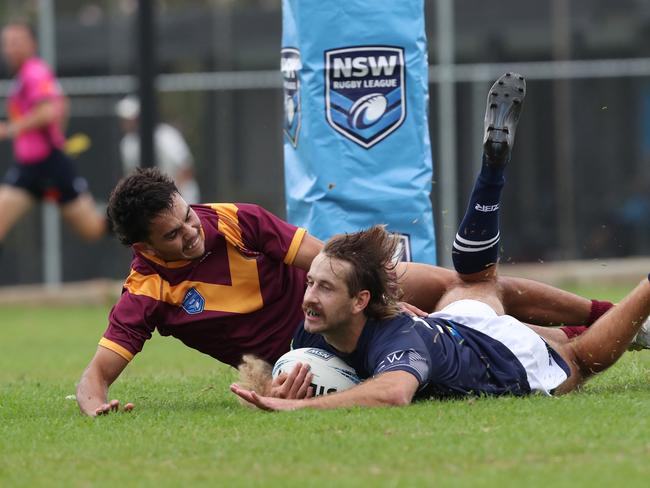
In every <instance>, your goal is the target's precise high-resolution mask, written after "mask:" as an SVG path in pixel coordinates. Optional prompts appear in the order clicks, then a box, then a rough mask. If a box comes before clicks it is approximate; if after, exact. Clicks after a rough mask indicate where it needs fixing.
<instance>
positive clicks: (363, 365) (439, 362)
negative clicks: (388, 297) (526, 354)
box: [292, 314, 531, 398]
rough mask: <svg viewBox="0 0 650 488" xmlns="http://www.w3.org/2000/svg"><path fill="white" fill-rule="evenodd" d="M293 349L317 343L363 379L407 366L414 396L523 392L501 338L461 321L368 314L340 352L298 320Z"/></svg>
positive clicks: (517, 367) (524, 384)
mask: <svg viewBox="0 0 650 488" xmlns="http://www.w3.org/2000/svg"><path fill="white" fill-rule="evenodd" d="M292 347H293V348H294V349H297V348H300V347H318V348H322V349H325V350H328V351H330V352H333V353H334V354H336V355H337V356H339V357H341V358H342V359H343V360H344V361H345V362H346V363H348V364H349V365H350V366H352V367H353V368H354V369H356V371H357V374H358V375H359V377H360V378H361V379H367V378H370V377H372V376H376V375H378V374H380V373H384V372H386V371H396V370H400V371H407V372H409V373H411V374H413V375H414V376H415V377H416V378H417V380H418V382H419V383H420V387H419V389H418V391H417V393H416V395H415V398H428V397H438V398H444V397H457V396H463V395H480V394H488V395H505V394H511V395H525V394H528V393H530V392H531V389H530V386H529V384H528V380H527V377H526V371H525V369H524V367H523V366H522V364H521V363H520V362H519V360H518V359H517V358H516V357H515V355H514V354H513V353H512V352H511V351H510V349H508V348H507V347H506V346H505V345H503V344H502V343H501V342H499V341H497V340H495V339H493V338H491V337H490V336H488V335H486V334H483V333H482V332H479V331H477V330H474V329H471V328H469V327H466V326H464V325H462V324H459V323H456V322H452V321H450V320H444V319H439V318H432V317H426V318H413V317H410V316H408V315H406V314H402V315H399V316H397V317H395V318H394V319H390V320H381V321H377V320H371V319H368V322H367V323H366V325H365V327H364V328H363V332H362V333H361V336H360V337H359V342H358V343H357V347H356V349H355V350H354V351H353V352H352V353H350V354H344V353H341V352H339V351H337V350H336V349H334V348H333V347H332V346H330V345H329V344H327V342H325V339H324V338H323V337H322V336H321V335H317V334H310V333H308V332H306V331H305V330H304V328H303V327H302V325H301V326H299V327H298V329H297V330H296V333H295V335H294V339H293V345H292Z"/></svg>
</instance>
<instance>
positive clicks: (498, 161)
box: [483, 72, 526, 166]
mask: <svg viewBox="0 0 650 488" xmlns="http://www.w3.org/2000/svg"><path fill="white" fill-rule="evenodd" d="M525 98H526V80H525V79H524V77H523V76H521V75H520V74H518V73H512V72H509V73H505V74H504V75H502V76H501V77H500V78H499V79H498V80H497V81H495V82H494V85H492V88H490V92H489V94H488V97H487V107H486V109H485V124H484V134H483V153H484V155H485V157H486V159H487V163H488V164H489V165H496V166H505V165H506V163H507V162H508V161H509V160H510V154H511V151H512V147H513V145H514V142H515V132H516V130H517V123H518V122H519V116H520V114H521V109H522V107H523V104H524V99H525Z"/></svg>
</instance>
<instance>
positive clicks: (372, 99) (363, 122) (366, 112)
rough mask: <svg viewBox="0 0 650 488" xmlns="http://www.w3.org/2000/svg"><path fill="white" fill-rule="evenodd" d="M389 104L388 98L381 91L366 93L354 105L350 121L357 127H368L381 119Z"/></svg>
mask: <svg viewBox="0 0 650 488" xmlns="http://www.w3.org/2000/svg"><path fill="white" fill-rule="evenodd" d="M387 106H388V100H386V97H385V96H383V95H382V94H381V93H371V94H370V95H365V96H363V97H361V98H360V99H359V100H357V101H356V102H354V105H352V108H351V109H350V115H349V119H348V122H349V124H350V125H351V126H352V127H354V128H355V129H367V128H368V127H370V126H372V125H373V124H375V123H377V122H378V121H379V119H381V116H382V115H384V113H385V112H386V107H387Z"/></svg>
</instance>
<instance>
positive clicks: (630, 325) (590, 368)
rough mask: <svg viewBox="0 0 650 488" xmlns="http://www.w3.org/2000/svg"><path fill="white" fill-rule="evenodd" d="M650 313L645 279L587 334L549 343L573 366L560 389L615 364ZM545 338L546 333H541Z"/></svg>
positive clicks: (649, 285)
mask: <svg viewBox="0 0 650 488" xmlns="http://www.w3.org/2000/svg"><path fill="white" fill-rule="evenodd" d="M649 314H650V281H648V280H647V279H644V280H643V281H642V282H641V283H639V285H638V286H637V287H636V288H635V289H634V290H633V291H632V292H631V293H630V294H629V295H628V296H627V297H625V298H624V299H623V300H622V301H621V302H620V303H619V304H618V305H617V306H616V307H613V308H612V309H610V310H609V311H608V312H607V313H606V314H605V315H603V316H602V317H601V318H600V319H598V320H597V321H596V322H595V323H594V324H593V325H592V326H591V327H590V328H589V329H588V330H587V331H586V332H585V333H584V334H582V335H580V336H578V337H576V338H575V339H573V340H571V341H569V342H568V343H566V344H557V343H554V341H553V340H552V339H550V340H548V342H549V344H550V345H551V346H552V347H553V348H554V349H555V350H556V351H557V352H558V353H560V355H562V357H563V358H564V359H565V360H566V361H567V364H569V366H570V367H571V373H572V374H571V378H569V379H568V380H567V381H566V382H565V383H563V384H562V385H561V386H560V387H559V388H558V390H557V392H558V393H566V392H569V391H571V390H574V389H575V388H577V387H578V386H580V385H581V384H582V383H584V382H585V380H587V379H588V378H589V377H591V376H593V375H594V374H596V373H599V372H601V371H604V370H605V369H607V368H609V367H610V366H611V365H612V364H614V363H615V362H616V361H617V360H618V359H619V358H620V357H621V356H622V355H623V353H624V352H625V351H627V348H628V346H629V345H630V343H631V342H632V339H633V338H634V336H635V335H636V334H637V332H638V331H639V329H640V328H641V325H642V324H643V322H644V320H645V319H646V318H647V317H648V315H649ZM540 335H541V336H542V337H544V338H545V339H549V338H548V337H545V335H544V333H543V332H542V333H540Z"/></svg>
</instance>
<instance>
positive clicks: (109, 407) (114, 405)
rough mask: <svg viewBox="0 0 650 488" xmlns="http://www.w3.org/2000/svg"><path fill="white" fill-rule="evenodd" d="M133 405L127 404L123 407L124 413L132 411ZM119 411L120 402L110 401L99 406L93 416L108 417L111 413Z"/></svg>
mask: <svg viewBox="0 0 650 488" xmlns="http://www.w3.org/2000/svg"><path fill="white" fill-rule="evenodd" d="M133 407H135V405H133V403H127V404H126V405H124V409H123V411H124V412H130V411H131V410H133ZM119 410H120V401H119V400H111V401H110V402H109V403H103V404H102V405H100V406H99V407H98V408H97V409H95V415H108V414H109V413H111V412H119Z"/></svg>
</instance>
